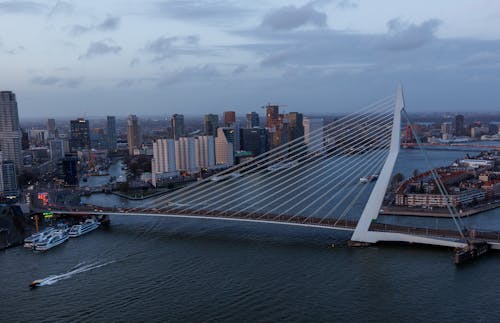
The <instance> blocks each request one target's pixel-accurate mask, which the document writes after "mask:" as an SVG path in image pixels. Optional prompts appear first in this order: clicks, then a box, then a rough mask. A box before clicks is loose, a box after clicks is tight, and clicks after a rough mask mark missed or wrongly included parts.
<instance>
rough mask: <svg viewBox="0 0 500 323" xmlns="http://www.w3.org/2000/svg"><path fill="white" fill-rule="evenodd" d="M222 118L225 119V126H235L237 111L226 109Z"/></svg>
mask: <svg viewBox="0 0 500 323" xmlns="http://www.w3.org/2000/svg"><path fill="white" fill-rule="evenodd" d="M222 120H224V127H233V125H234V124H235V123H236V112H234V111H224V113H223V118H222Z"/></svg>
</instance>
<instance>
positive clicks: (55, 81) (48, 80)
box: [31, 75, 83, 89]
mask: <svg viewBox="0 0 500 323" xmlns="http://www.w3.org/2000/svg"><path fill="white" fill-rule="evenodd" d="M82 82H83V77H75V78H71V77H58V76H53V75H52V76H46V77H43V76H36V77H34V78H32V79H31V83H33V84H37V85H44V86H58V87H66V88H73V89H74V88H77V87H79V86H80V84H82Z"/></svg>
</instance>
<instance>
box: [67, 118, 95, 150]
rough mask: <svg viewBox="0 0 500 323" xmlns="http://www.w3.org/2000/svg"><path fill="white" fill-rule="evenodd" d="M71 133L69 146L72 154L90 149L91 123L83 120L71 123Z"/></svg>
mask: <svg viewBox="0 0 500 323" xmlns="http://www.w3.org/2000/svg"><path fill="white" fill-rule="evenodd" d="M70 125H71V129H70V131H71V133H70V139H69V140H70V141H69V146H70V150H71V152H77V151H78V150H82V149H90V126H89V121H88V120H85V119H83V118H79V119H76V120H71V121H70Z"/></svg>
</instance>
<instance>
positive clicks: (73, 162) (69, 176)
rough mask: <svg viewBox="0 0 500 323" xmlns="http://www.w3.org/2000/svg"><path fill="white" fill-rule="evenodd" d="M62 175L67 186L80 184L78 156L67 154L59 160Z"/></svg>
mask: <svg viewBox="0 0 500 323" xmlns="http://www.w3.org/2000/svg"><path fill="white" fill-rule="evenodd" d="M59 171H60V177H61V179H63V180H64V184H65V185H67V186H78V158H77V157H76V156H74V155H66V156H65V157H64V158H62V159H61V160H60V162H59Z"/></svg>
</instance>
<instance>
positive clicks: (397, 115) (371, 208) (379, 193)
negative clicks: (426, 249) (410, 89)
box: [351, 84, 465, 247]
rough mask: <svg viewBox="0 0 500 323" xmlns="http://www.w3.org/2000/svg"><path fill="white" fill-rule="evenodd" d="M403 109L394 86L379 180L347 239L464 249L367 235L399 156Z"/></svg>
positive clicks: (415, 239) (395, 236)
mask: <svg viewBox="0 0 500 323" xmlns="http://www.w3.org/2000/svg"><path fill="white" fill-rule="evenodd" d="M404 107H405V104H404V96H403V86H402V85H401V84H399V85H398V88H397V93H396V103H395V106H394V118H393V123H392V134H391V144H390V148H389V154H388V156H387V159H386V161H385V163H384V166H383V168H382V171H381V173H380V176H379V178H378V180H377V183H376V184H375V187H374V188H373V190H372V192H371V194H370V197H369V199H368V202H367V203H366V205H365V208H364V210H363V213H362V214H361V217H360V218H359V221H358V224H357V226H356V229H355V230H354V233H353V235H352V237H351V240H352V241H356V242H362V243H377V242H382V241H386V242H408V243H419V244H428V245H438V246H449V247H464V246H465V243H463V242H458V241H453V240H445V239H438V238H432V237H423V236H417V235H412V234H405V233H395V232H381V231H370V225H371V224H372V222H374V221H375V220H376V219H377V217H378V214H379V212H380V209H381V207H382V203H383V201H384V196H385V193H386V191H387V188H388V186H389V183H390V181H391V176H392V172H393V170H394V165H395V164H396V160H397V158H398V155H399V149H400V145H401V138H400V137H401V114H402V112H403V109H404Z"/></svg>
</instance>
